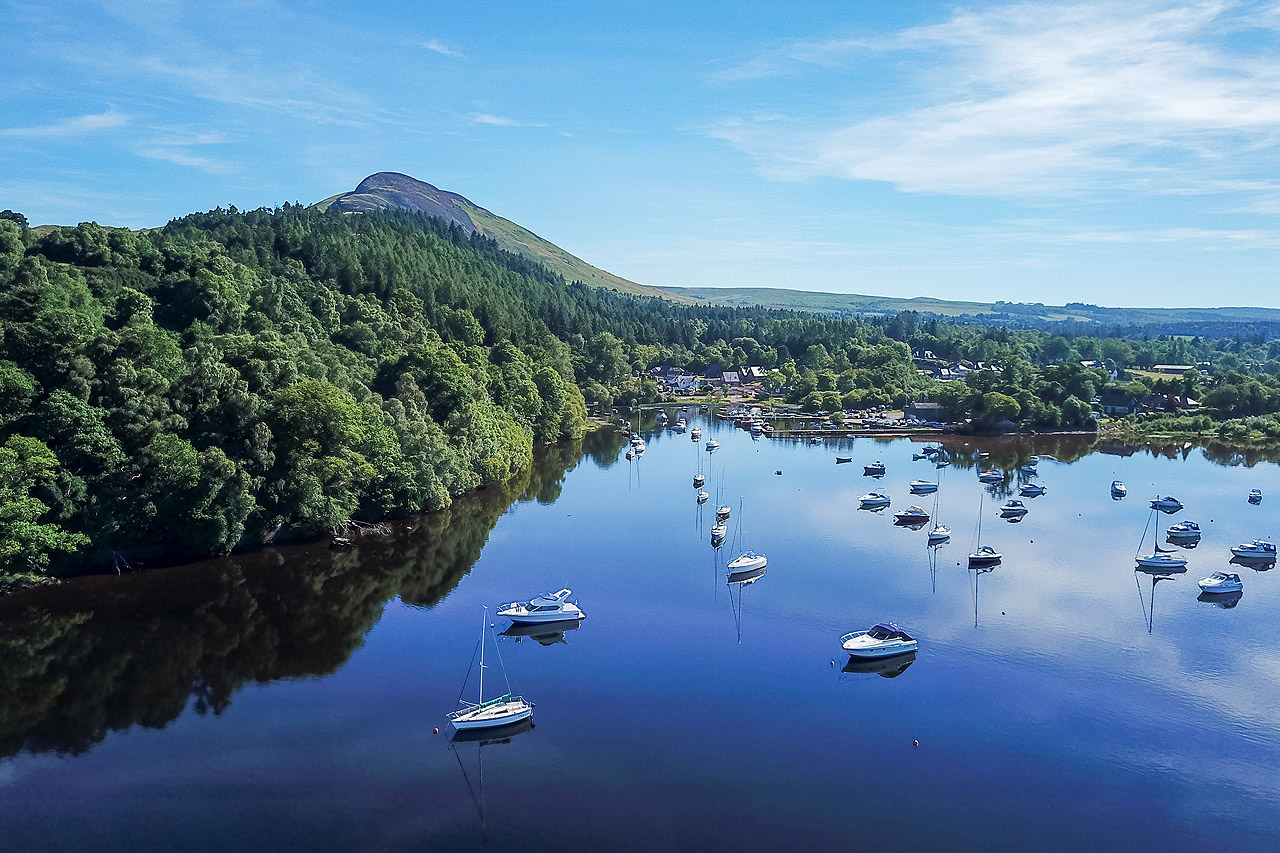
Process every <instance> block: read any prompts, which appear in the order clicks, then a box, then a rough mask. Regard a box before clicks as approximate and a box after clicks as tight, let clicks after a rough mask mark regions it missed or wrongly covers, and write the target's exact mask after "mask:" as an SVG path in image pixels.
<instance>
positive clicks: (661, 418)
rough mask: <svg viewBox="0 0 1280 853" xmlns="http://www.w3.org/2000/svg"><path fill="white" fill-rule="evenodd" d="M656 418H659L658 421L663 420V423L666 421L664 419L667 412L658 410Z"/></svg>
mask: <svg viewBox="0 0 1280 853" xmlns="http://www.w3.org/2000/svg"><path fill="white" fill-rule="evenodd" d="M658 420H660V421H662V422H664V423H665V422H666V420H667V413H666V412H662V411H659V412H658Z"/></svg>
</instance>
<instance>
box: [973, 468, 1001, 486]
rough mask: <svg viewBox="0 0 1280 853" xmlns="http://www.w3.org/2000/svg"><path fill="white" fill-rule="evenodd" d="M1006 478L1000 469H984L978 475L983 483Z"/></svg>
mask: <svg viewBox="0 0 1280 853" xmlns="http://www.w3.org/2000/svg"><path fill="white" fill-rule="evenodd" d="M1003 479H1004V474H1001V473H1000V472H999V471H983V472H982V473H981V474H979V475H978V481H979V482H982V483H999V482H1000V481H1002V480H1003Z"/></svg>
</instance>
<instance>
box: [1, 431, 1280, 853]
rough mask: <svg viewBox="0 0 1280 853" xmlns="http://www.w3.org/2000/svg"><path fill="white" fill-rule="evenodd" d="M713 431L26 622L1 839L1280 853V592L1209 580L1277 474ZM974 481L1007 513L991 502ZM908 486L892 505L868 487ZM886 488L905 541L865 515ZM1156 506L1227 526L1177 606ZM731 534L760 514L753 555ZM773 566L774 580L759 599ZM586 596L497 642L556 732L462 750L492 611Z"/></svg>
mask: <svg viewBox="0 0 1280 853" xmlns="http://www.w3.org/2000/svg"><path fill="white" fill-rule="evenodd" d="M693 422H697V421H693ZM691 425H692V424H691ZM702 426H703V428H704V432H705V435H704V442H705V439H706V438H712V437H714V438H716V439H718V440H719V441H720V442H721V449H720V450H719V452H717V453H715V454H711V455H708V454H707V453H706V452H705V451H704V450H703V449H702V445H695V444H693V443H692V442H691V441H690V439H689V437H688V436H687V435H678V434H676V433H673V432H662V431H658V430H657V428H656V424H655V422H654V421H653V420H652V416H651V415H650V416H649V419H648V420H647V421H646V427H647V428H646V429H645V433H646V440H647V441H648V451H647V452H646V453H645V455H644V456H643V458H642V459H640V460H638V461H637V462H633V463H628V462H627V461H626V460H624V459H623V458H622V455H621V454H622V450H623V444H624V442H625V439H624V438H623V437H622V436H620V435H618V434H616V433H600V434H596V435H594V436H591V437H589V438H588V440H587V442H586V445H585V447H583V448H578V447H576V446H561V447H558V448H554V449H552V451H550V452H549V453H548V454H544V455H543V456H542V457H541V458H540V459H539V462H538V465H537V466H536V467H535V469H534V470H533V471H531V472H528V473H527V474H525V475H522V476H521V477H520V478H518V479H517V481H515V482H513V483H512V484H511V485H510V487H508V488H506V489H489V490H486V491H484V492H480V493H477V494H476V495H474V496H471V497H469V498H467V499H464V500H462V501H459V502H458V503H457V504H456V505H455V506H454V507H453V508H452V509H451V510H450V511H448V512H446V513H441V514H438V515H435V516H428V517H423V518H418V519H407V520H402V521H399V522H397V523H396V525H395V527H396V530H395V533H394V535H393V536H391V537H389V538H388V539H386V540H382V541H366V542H363V543H361V544H360V546H359V547H358V548H356V549H355V550H353V551H351V552H345V553H334V552H330V551H328V550H327V549H325V548H323V547H316V546H310V547H296V548H280V549H270V550H266V551H262V552H258V553H254V554H247V555H243V556H237V557H234V558H226V559H221V560H216V561H209V562H207V563H202V564H196V565H191V566H184V567H177V568H172V569H165V570H163V571H156V572H152V573H141V574H135V575H131V576H125V577H122V578H116V577H95V578H83V579H79V580H76V581H73V582H71V583H68V584H66V585H63V586H62V587H60V588H58V589H52V590H41V591H37V592H35V593H32V594H28V595H22V596H14V597H11V598H9V599H7V600H4V601H2V602H0V684H2V685H3V687H4V689H3V691H2V692H0V755H3V756H4V757H3V758H0V847H3V849H13V850H19V849H22V850H35V849H67V848H79V849H88V848H92V849H98V850H112V849H118V850H148V849H154V850H171V849H175V848H181V849H188V850H198V849H226V848H228V847H240V848H251V849H261V848H265V847H275V848H279V849H284V850H292V849H335V848H343V849H350V848H355V849H397V848H399V849H422V848H423V847H437V848H448V849H490V848H497V847H499V846H503V847H508V848H512V847H514V848H516V849H567V848H581V847H588V848H601V847H607V848H610V849H653V848H681V849H724V848H730V847H733V848H739V849H744V848H745V849H768V848H778V847H787V848H791V849H794V848H798V847H801V846H805V847H812V848H818V849H851V848H854V849H865V848H868V847H871V846H872V845H883V846H885V847H886V848H888V849H921V848H925V849H965V850H969V849H1002V850H1015V849H1016V850H1022V849H1027V848H1029V847H1033V848H1037V849H1063V850H1067V849H1079V848H1081V847H1085V846H1088V847H1091V848H1095V849H1125V850H1130V849H1135V848H1140V849H1151V848H1161V849H1165V850H1206V849H1210V850H1214V849H1222V850H1240V849H1276V848H1277V846H1280V769H1278V768H1280V710H1278V709H1280V655H1278V654H1277V651H1276V649H1277V648H1278V647H1280V619H1277V618H1276V616H1277V613H1278V612H1280V610H1278V607H1280V572H1275V571H1272V572H1265V571H1264V572H1258V571H1254V570H1252V569H1249V568H1239V567H1237V569H1236V570H1239V571H1241V573H1242V577H1243V578H1244V583H1245V591H1244V594H1243V596H1242V597H1241V598H1240V599H1239V601H1238V602H1236V603H1235V606H1232V607H1223V606H1218V605H1220V604H1222V603H1223V602H1216V603H1215V602H1212V601H1201V600H1199V598H1198V589H1197V588H1196V585H1195V581H1196V580H1197V579H1198V578H1200V577H1203V576H1205V575H1207V574H1209V573H1210V572H1211V571H1214V570H1217V569H1227V568H1228V565H1227V560H1228V558H1229V556H1230V555H1229V553H1228V550H1227V549H1228V548H1229V546H1230V545H1232V544H1235V543H1236V542H1239V541H1247V540H1251V539H1253V538H1255V537H1259V536H1269V535H1271V534H1272V533H1274V532H1275V530H1276V518H1275V510H1274V507H1276V506H1278V505H1280V503H1277V502H1280V492H1277V493H1276V494H1274V495H1271V494H1268V496H1267V498H1266V499H1264V502H1263V504H1262V505H1261V506H1257V507H1254V506H1249V505H1248V504H1247V503H1246V500H1245V496H1246V494H1247V492H1248V490H1249V489H1250V488H1253V487H1259V488H1262V489H1263V490H1264V492H1270V488H1269V487H1270V486H1272V485H1273V484H1274V483H1275V482H1276V478H1275V476H1274V475H1275V471H1276V468H1275V464H1274V462H1272V461H1266V460H1265V459H1264V458H1262V457H1261V456H1259V455H1256V454H1253V455H1247V454H1242V453H1236V452H1232V451H1224V450H1221V449H1210V450H1202V449H1199V448H1184V447H1170V448H1159V449H1155V450H1150V449H1135V448H1132V447H1127V446H1124V445H1120V444H1115V443H1112V444H1103V445H1097V444H1094V443H1093V442H1092V441H1091V440H1089V439H1086V438H1083V437H1057V438H1051V437H1050V438H1041V439H1026V438H1024V439H1001V440H968V441H966V440H964V439H951V440H948V442H947V446H948V448H949V449H950V451H951V452H952V454H953V457H954V458H955V459H956V464H954V465H953V466H952V467H951V468H949V469H946V470H945V471H937V470H936V469H934V468H933V467H932V465H931V464H930V463H928V462H924V461H920V462H912V461H911V456H912V452H913V451H915V450H919V448H920V446H921V443H920V442H918V441H917V442H912V441H909V440H905V439H898V440H885V441H873V440H869V439H858V440H855V441H849V440H844V441H840V442H835V441H832V442H829V443H827V444H824V445H821V446H813V445H810V444H808V443H807V442H803V441H794V442H792V441H771V440H759V441H753V440H752V439H751V438H750V437H749V436H748V435H747V434H745V433H744V432H742V431H740V430H737V429H735V428H733V427H732V426H731V425H729V424H728V423H725V422H720V421H702ZM979 450H981V451H983V452H988V453H990V454H991V456H990V458H989V459H986V460H982V462H981V465H982V467H989V466H991V467H997V468H1000V469H1002V470H1006V471H1009V472H1010V480H1009V482H1008V483H1007V484H1006V485H1004V486H999V487H994V488H984V487H983V486H982V485H981V484H980V483H978V482H977V479H976V472H977V465H978V461H977V460H976V459H975V458H974V457H975V455H976V453H977V452H978V451H979ZM582 452H585V454H586V455H585V456H583V457H581V458H580V457H579V454H580V453H582ZM1032 453H1037V454H1041V455H1050V456H1052V457H1055V458H1053V459H1045V460H1044V461H1043V462H1041V464H1040V474H1039V475H1038V477H1037V478H1036V479H1037V480H1038V481H1039V482H1042V483H1044V484H1046V485H1047V486H1048V494H1047V495H1045V496H1044V497H1040V498H1034V499H1028V498H1023V500H1024V501H1025V502H1026V503H1027V504H1028V505H1029V506H1030V507H1031V512H1030V513H1029V514H1028V515H1027V517H1026V519H1025V520H1024V521H1022V522H1020V523H1018V524H1009V523H1006V522H1003V521H1001V520H1000V519H999V518H998V517H997V515H996V506H997V505H998V504H999V503H1001V502H1003V501H1004V500H1005V499H1007V498H1008V497H1010V496H1016V487H1017V483H1018V478H1019V477H1022V476H1023V475H1019V474H1017V473H1016V470H1015V469H1016V468H1017V466H1018V465H1019V464H1020V463H1022V462H1024V461H1025V460H1026V458H1027V456H1029V455H1030V454H1032ZM837 454H838V455H841V456H852V457H853V460H854V461H853V463H851V464H847V465H836V464H835V456H836V455H837ZM875 459H880V460H883V461H884V462H885V464H886V465H887V467H888V474H887V476H886V477H885V478H884V479H883V480H879V481H876V480H872V479H870V478H866V477H864V476H862V465H863V464H866V463H867V462H870V461H873V460H875ZM700 463H701V465H702V467H703V470H704V472H705V473H707V474H708V475H709V480H708V484H707V486H706V488H707V490H708V491H710V492H711V494H712V500H711V501H710V502H709V503H708V504H707V505H705V506H704V507H702V508H699V507H698V506H697V505H696V503H695V500H694V497H695V490H694V489H693V487H692V483H691V479H692V476H693V474H694V473H695V472H696V471H697V470H698V467H699V464H700ZM778 470H781V471H782V474H781V475H778V474H776V473H775V472H776V471H778ZM935 476H940V478H941V488H940V490H939V492H938V496H937V505H938V510H939V513H940V517H941V518H942V520H944V521H946V522H947V523H948V524H949V525H950V526H951V528H952V530H953V541H952V543H951V544H949V545H945V546H943V547H941V548H940V549H938V550H937V551H936V552H931V551H930V550H929V549H928V548H927V547H926V543H925V537H926V533H927V528H926V529H924V530H918V531H913V530H909V529H902V528H896V527H895V526H894V525H893V523H892V512H893V511H895V510H897V509H902V508H905V507H906V506H909V505H911V504H919V505H921V506H923V507H924V508H926V509H927V510H929V511H930V512H932V511H933V510H934V499H933V497H932V496H920V497H912V496H911V495H910V494H909V493H908V487H907V484H908V483H909V482H910V481H911V480H913V479H919V478H923V479H930V478H933V477H935ZM1113 479H1122V480H1124V481H1125V482H1126V483H1127V484H1128V486H1129V497H1128V498H1126V499H1125V500H1123V501H1113V500H1112V499H1111V498H1110V496H1109V493H1108V486H1109V484H1110V482H1111V481H1112V480H1113ZM872 489H875V490H878V491H885V492H886V493H888V494H889V495H890V496H891V497H892V499H893V506H892V507H891V508H890V510H889V511H888V512H885V513H871V512H866V511H859V510H858V508H857V507H858V500H857V498H858V496H859V495H861V494H863V493H865V492H867V491H870V490H872ZM1157 492H1159V493H1161V494H1165V493H1167V494H1173V495H1176V496H1177V497H1179V498H1180V499H1181V500H1182V501H1183V502H1184V503H1185V504H1186V505H1187V509H1186V510H1184V511H1183V512H1182V513H1180V514H1178V515H1176V516H1172V517H1166V516H1161V517H1160V518H1159V522H1160V529H1161V530H1163V528H1164V527H1166V526H1167V525H1168V524H1171V523H1173V522H1174V521H1176V520H1181V519H1191V520H1195V521H1199V522H1200V524H1201V526H1202V527H1203V528H1204V529H1205V534H1204V537H1203V540H1202V542H1201V544H1200V545H1199V547H1197V548H1196V549H1194V550H1192V551H1190V552H1188V555H1189V560H1190V563H1191V565H1190V569H1189V571H1188V572H1187V573H1186V574H1183V575H1180V576H1178V577H1176V578H1173V579H1171V580H1168V581H1164V582H1159V583H1156V584H1153V583H1152V580H1151V577H1150V576H1148V575H1145V574H1141V573H1135V572H1134V571H1133V554H1134V551H1135V548H1136V547H1137V545H1138V539H1139V537H1140V536H1141V535H1142V533H1143V530H1144V527H1145V526H1146V525H1147V524H1148V520H1149V510H1148V509H1147V500H1148V499H1149V498H1150V497H1153V496H1154V495H1155V494H1156V493H1157ZM513 501H514V502H513ZM717 503H725V504H728V505H730V506H731V507H732V508H733V516H734V517H733V518H732V519H731V521H730V524H729V527H730V542H729V543H728V544H727V545H726V546H725V548H723V549H722V550H720V551H718V552H717V551H715V550H713V549H712V548H711V547H710V546H709V544H708V537H709V532H710V525H711V520H712V518H713V516H714V508H715V506H716V505H717ZM980 507H981V510H980ZM980 512H981V513H982V517H983V529H982V535H983V541H984V543H989V544H992V545H994V546H996V547H997V548H999V549H1000V550H1001V551H1003V552H1004V555H1005V557H1004V561H1003V563H1002V565H1001V566H999V567H998V568H997V569H996V570H994V571H992V572H989V573H985V574H982V575H980V576H976V575H975V574H974V573H972V572H970V571H968V570H967V569H966V568H965V567H964V566H963V565H962V564H963V563H964V561H965V556H966V554H967V553H968V551H969V550H970V547H971V546H972V544H973V538H974V528H975V523H976V522H977V520H978V517H979V514H980ZM735 535H736V536H737V537H738V541H737V542H734V537H735ZM1150 543H1151V537H1150V533H1148V539H1147V544H1148V545H1150ZM745 546H750V547H753V548H755V549H756V550H759V551H763V552H764V553H766V554H767V555H768V558H769V565H768V570H767V572H766V573H765V574H764V575H763V576H761V577H759V578H758V579H757V580H756V581H755V582H754V583H751V584H748V585H745V586H738V585H730V584H726V577H725V564H726V563H727V561H728V560H729V559H732V557H733V556H736V553H737V552H738V551H739V550H741V548H742V547H745ZM560 587H570V588H572V589H573V590H574V593H575V597H576V598H577V599H578V600H579V601H580V603H581V605H582V608H583V610H584V611H585V612H586V613H587V619H586V620H585V621H584V623H583V624H582V626H581V627H580V628H578V629H576V630H572V631H568V632H566V633H565V634H564V635H563V637H557V636H542V637H530V636H525V637H512V636H500V637H499V640H498V642H499V648H500V649H501V653H502V658H503V660H504V661H505V664H506V669H507V672H508V674H509V675H510V676H511V677H512V679H513V681H514V686H515V687H516V688H517V689H518V690H520V691H521V692H523V693H524V694H525V695H526V696H527V697H529V698H530V699H532V700H533V701H535V702H536V703H537V711H536V714H535V717H534V723H535V725H534V726H533V728H532V729H531V730H528V731H523V732H516V733H514V734H511V735H510V736H509V737H505V738H499V739H496V740H491V741H489V742H486V741H483V740H482V741H465V742H460V743H451V742H450V741H449V739H448V737H447V731H442V732H441V733H440V734H433V733H432V729H433V727H436V726H439V727H441V728H442V729H443V728H444V715H445V714H446V713H447V712H448V711H450V710H452V709H453V708H454V707H455V702H456V700H457V697H458V694H459V690H460V689H461V687H462V680H463V677H464V675H465V674H466V672H467V669H468V665H469V663H470V661H471V656H472V652H473V650H474V647H475V643H476V635H477V630H478V628H479V622H480V613H481V606H482V605H484V604H488V605H490V606H492V605H495V604H498V603H500V602H504V601H509V600H511V599H513V598H523V597H528V596H531V595H533V594H535V593H538V592H541V591H544V590H547V589H558V588H560ZM882 619H892V620H894V621H896V622H898V623H900V624H901V625H902V626H903V627H905V628H906V629H907V630H909V631H911V632H913V633H914V634H915V635H916V636H917V637H918V638H919V640H920V651H919V653H918V655H917V656H916V658H915V659H914V660H912V661H904V662H895V663H894V664H892V665H886V666H883V667H869V668H868V667H861V669H862V670H864V671H858V670H859V669H860V668H859V667H856V666H853V667H850V666H846V660H847V658H846V657H844V656H842V655H840V654H838V651H839V649H838V643H839V637H840V635H841V634H842V633H844V632H847V631H850V630H854V629H859V628H865V627H868V626H869V625H871V624H872V623H874V622H876V621H879V620H882ZM494 622H495V623H496V628H497V630H498V631H502V630H503V629H504V628H506V622H505V620H500V619H494ZM868 669H870V670H871V671H865V670H868ZM500 672H501V670H500V669H498V668H494V669H490V670H489V676H488V678H489V679H491V680H498V679H500ZM474 684H475V682H474V680H473V681H472V683H471V685H469V686H468V691H469V692H470V691H471V690H473V689H474ZM917 740H918V741H919V746H918V747H917V746H914V745H913V742H914V741H917Z"/></svg>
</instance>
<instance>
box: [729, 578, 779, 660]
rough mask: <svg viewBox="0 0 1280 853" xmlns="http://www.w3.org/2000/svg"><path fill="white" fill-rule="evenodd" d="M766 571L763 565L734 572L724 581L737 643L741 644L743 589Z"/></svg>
mask: <svg viewBox="0 0 1280 853" xmlns="http://www.w3.org/2000/svg"><path fill="white" fill-rule="evenodd" d="M766 573H768V569H766V568H764V567H761V568H758V569H750V570H748V571H745V572H734V573H733V574H731V575H729V577H728V579H727V580H726V581H725V583H726V584H728V586H729V607H730V608H731V609H732V610H733V625H734V628H735V629H736V630H737V632H738V645H742V600H743V590H745V589H746V588H747V587H749V586H751V585H752V584H753V583H755V582H756V581H758V580H760V578H762V577H764V576H765V574H766ZM735 587H736V589H737V596H736V598H735V596H734V591H735Z"/></svg>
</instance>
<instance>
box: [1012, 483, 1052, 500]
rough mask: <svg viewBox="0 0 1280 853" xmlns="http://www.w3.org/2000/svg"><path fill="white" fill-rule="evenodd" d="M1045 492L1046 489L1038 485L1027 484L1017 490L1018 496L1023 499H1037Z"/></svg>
mask: <svg viewBox="0 0 1280 853" xmlns="http://www.w3.org/2000/svg"><path fill="white" fill-rule="evenodd" d="M1047 491H1048V489H1046V488H1045V487H1044V486H1042V485H1040V484H1039V483H1027V484H1026V485H1025V486H1023V487H1022V488H1021V489H1019V490H1018V494H1020V495H1022V496H1023V497H1024V498H1038V497H1040V496H1041V495H1043V494H1044V493H1045V492H1047Z"/></svg>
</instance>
